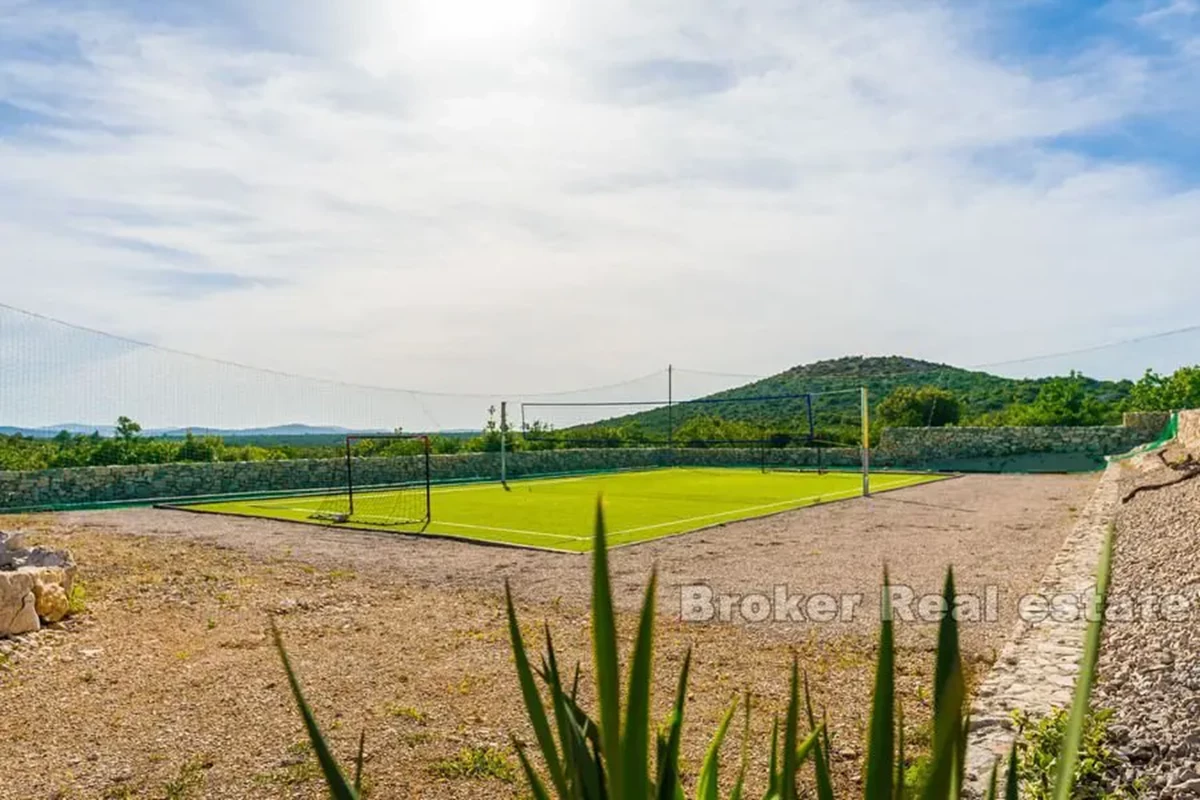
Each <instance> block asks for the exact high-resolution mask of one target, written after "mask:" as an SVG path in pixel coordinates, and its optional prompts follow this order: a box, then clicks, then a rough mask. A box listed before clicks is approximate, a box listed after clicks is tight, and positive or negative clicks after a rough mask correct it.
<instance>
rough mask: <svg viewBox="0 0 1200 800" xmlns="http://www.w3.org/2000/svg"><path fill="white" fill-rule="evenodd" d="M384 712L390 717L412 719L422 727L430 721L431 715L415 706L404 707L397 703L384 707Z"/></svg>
mask: <svg viewBox="0 0 1200 800" xmlns="http://www.w3.org/2000/svg"><path fill="white" fill-rule="evenodd" d="M383 710H384V711H385V712H386V713H387V715H388V716H389V717H402V718H404V719H410V720H412V721H413V722H416V723H418V724H420V725H424V724H425V723H426V722H428V721H429V715H428V714H426V713H425V712H424V711H422V710H421V709H419V708H414V707H413V706H402V705H399V704H397V703H388V704H387V705H385V706H384V707H383Z"/></svg>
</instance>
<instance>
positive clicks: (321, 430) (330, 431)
mask: <svg viewBox="0 0 1200 800" xmlns="http://www.w3.org/2000/svg"><path fill="white" fill-rule="evenodd" d="M62 431H66V432H67V433H70V434H72V435H74V434H82V435H84V436H90V435H91V434H93V433H99V434H100V435H101V436H112V435H113V434H114V433H116V428H115V427H113V426H112V425H82V424H80V423H78V422H68V423H64V424H62V425H47V426H45V427H41V428H14V427H9V426H0V434H4V435H7V436H12V435H13V434H18V433H19V434H21V435H22V436H29V437H31V438H35V439H53V438H54V437H55V436H57V435H58V434H59V433H61V432H62ZM188 431H191V432H192V434H193V435H195V436H220V437H222V438H225V437H229V438H235V439H236V438H248V437H254V438H258V437H264V436H266V437H275V436H345V435H346V434H348V433H382V432H383V431H356V430H353V429H351V428H340V427H338V426H336V425H303V424H301V423H290V424H287V425H273V426H270V427H266V428H157V429H148V430H144V431H142V435H144V436H162V437H166V438H183V437H184V436H187V434H188Z"/></svg>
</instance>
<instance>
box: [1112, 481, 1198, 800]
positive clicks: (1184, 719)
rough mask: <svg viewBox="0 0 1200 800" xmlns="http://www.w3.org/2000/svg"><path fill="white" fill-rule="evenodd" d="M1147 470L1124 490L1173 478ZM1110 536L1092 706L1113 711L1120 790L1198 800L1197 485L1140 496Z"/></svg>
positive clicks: (1128, 506) (1122, 514)
mask: <svg viewBox="0 0 1200 800" xmlns="http://www.w3.org/2000/svg"><path fill="white" fill-rule="evenodd" d="M1144 465H1145V466H1147V467H1151V469H1149V470H1148V471H1138V470H1136V469H1135V468H1133V467H1130V468H1128V469H1127V470H1126V476H1125V480H1124V485H1123V487H1122V488H1123V489H1124V490H1125V491H1128V490H1129V489H1132V488H1133V487H1134V486H1137V485H1149V484H1158V483H1162V482H1164V481H1165V480H1169V479H1170V478H1173V477H1176V475H1177V473H1175V472H1174V471H1172V470H1169V469H1167V468H1166V467H1163V466H1161V463H1160V464H1159V466H1158V468H1156V469H1155V468H1152V467H1153V461H1152V460H1149V459H1147V460H1146V461H1145V462H1144ZM1117 536H1118V538H1117V545H1116V555H1115V559H1114V566H1113V582H1112V595H1111V597H1112V601H1111V611H1110V615H1109V623H1108V625H1107V628H1106V630H1105V638H1104V644H1103V649H1102V651H1101V662H1100V681H1099V684H1098V686H1097V693H1096V705H1097V706H1107V707H1111V708H1112V709H1113V710H1114V712H1115V713H1114V720H1113V733H1114V735H1115V736H1116V738H1117V739H1118V741H1119V742H1120V746H1119V755H1120V756H1121V758H1122V759H1123V760H1124V762H1125V764H1124V776H1123V777H1124V779H1125V780H1126V781H1127V782H1133V781H1135V780H1140V781H1141V783H1142V785H1143V787H1144V789H1145V792H1146V795H1147V796H1150V797H1157V798H1178V800H1184V798H1200V559H1198V554H1200V478H1197V479H1195V480H1191V481H1188V482H1186V483H1181V484H1178V485H1176V486H1170V487H1166V488H1163V489H1159V490H1156V491H1143V492H1140V493H1139V494H1137V495H1136V496H1135V497H1134V498H1132V499H1131V500H1130V501H1129V502H1128V503H1127V504H1125V505H1124V506H1122V508H1121V511H1120V512H1119V515H1118V519H1117ZM1151 598H1157V601H1156V602H1154V603H1153V604H1151V603H1150V602H1149V601H1150V599H1151ZM1163 598H1172V599H1171V600H1169V601H1167V602H1164V600H1163ZM1155 606H1157V610H1155Z"/></svg>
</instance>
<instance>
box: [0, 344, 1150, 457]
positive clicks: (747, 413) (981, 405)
mask: <svg viewBox="0 0 1200 800" xmlns="http://www.w3.org/2000/svg"><path fill="white" fill-rule="evenodd" d="M1049 380H1051V378H1005V377H1001V376H999V375H992V374H990V373H987V372H981V371H976V370H969V369H963V368H962V367H954V366H951V365H949V364H939V363H935V362H931V361H923V360H921V359H916V358H907V357H905V356H881V357H864V356H847V357H845V358H837V359H830V360H826V361H816V362H813V363H810V364H801V365H798V366H795V367H792V368H791V369H788V370H785V371H783V372H780V373H779V374H777V375H772V376H771V377H769V378H763V379H761V380H757V381H754V382H751V383H747V384H745V385H743V386H738V387H736V388H733V389H728V390H726V391H723V392H718V393H716V394H712V395H709V396H708V397H706V398H703V399H704V400H705V402H702V403H697V402H687V401H684V402H679V403H676V404H675V406H674V407H673V408H672V410H671V415H672V416H671V418H672V420H673V422H674V425H675V427H676V428H678V426H679V425H680V424H681V423H683V422H686V421H687V420H688V419H689V418H691V417H696V416H713V417H720V418H723V419H725V420H738V421H745V422H755V423H758V424H779V425H781V426H782V425H786V426H789V427H793V428H794V427H795V426H798V425H800V424H801V423H802V422H803V421H805V420H806V419H807V416H806V414H807V411H806V405H807V404H806V402H805V400H804V398H802V397H796V398H792V399H787V400H761V401H756V400H755V399H754V398H761V397H771V396H778V395H792V394H796V395H802V394H806V393H812V394H813V395H814V399H813V411H814V415H815V417H816V421H817V425H818V426H820V427H823V428H825V429H829V430H834V431H835V430H837V429H845V430H846V431H848V432H849V431H851V430H852V429H853V428H855V427H856V426H858V424H859V419H858V414H859V402H858V394H857V390H858V389H859V387H861V386H866V387H867V390H868V392H869V393H870V398H871V403H872V406H874V405H875V404H876V403H878V402H879V401H880V400H882V399H883V398H884V397H886V396H887V395H889V394H890V393H891V392H892V391H894V390H895V389H896V388H898V387H900V386H938V387H941V388H944V389H948V390H950V391H952V392H954V393H955V394H956V395H957V396H958V397H959V398H960V399H961V400H962V401H963V403H964V413H963V421H964V423H966V424H970V422H971V420H972V419H976V418H978V417H980V416H981V415H985V414H988V413H990V412H997V411H1001V410H1002V409H1004V408H1006V407H1008V406H1012V405H1021V404H1027V403H1030V402H1032V401H1033V400H1034V399H1035V398H1036V397H1037V394H1038V390H1039V389H1040V388H1041V387H1042V386H1043V385H1044V384H1045V383H1046V382H1047V381H1049ZM1081 381H1082V383H1083V387H1084V391H1085V393H1086V394H1087V395H1089V396H1090V397H1093V398H1095V399H1096V400H1098V401H1100V402H1101V403H1103V404H1104V405H1105V406H1106V407H1109V408H1112V409H1114V412H1113V413H1114V414H1116V411H1115V409H1117V408H1118V405H1119V403H1120V401H1122V400H1124V399H1125V398H1126V397H1127V396H1128V395H1129V392H1130V389H1131V388H1132V386H1133V384H1132V383H1131V382H1130V381H1099V380H1093V379H1090V378H1082V379H1081ZM722 400H730V401H734V400H738V401H741V402H728V403H723V402H720V401H722ZM747 400H748V401H749V402H747ZM1117 416H1119V414H1117ZM529 421H530V422H532V421H533V420H532V419H531V420H529ZM1114 421H1117V420H1114ZM634 423H636V424H637V425H638V426H640V427H641V428H642V429H643V430H644V431H645V432H646V433H649V434H665V433H666V431H667V427H668V412H667V409H666V408H662V407H659V408H655V409H653V410H650V411H643V412H639V413H635V414H630V415H626V416H623V417H616V418H612V419H608V420H604V421H602V422H596V423H592V424H591V425H584V426H577V427H580V428H588V427H593V426H599V425H611V426H625V425H628V424H634ZM63 430H65V431H67V432H69V433H71V434H84V435H90V434H91V433H92V432H94V431H95V432H99V433H100V435H101V436H105V437H110V436H112V435H113V433H114V428H113V426H111V425H83V424H79V423H66V424H62V425H49V426H45V427H39V428H19V427H3V426H0V434H8V435H12V434H16V433H19V434H21V435H23V436H28V437H34V438H52V437H54V436H56V435H57V434H58V433H59V432H60V431H63ZM188 430H189V429H188V428H163V429H157V430H146V431H143V435H144V436H150V437H166V438H182V437H183V436H185V435H186V434H187V432H188ZM190 430H191V431H192V433H193V434H195V435H197V436H203V435H214V436H220V437H221V438H222V439H226V440H228V441H231V442H240V443H251V442H252V443H270V442H275V443H280V444H291V443H295V444H301V443H302V440H303V443H305V444H322V445H323V444H330V443H334V442H335V441H339V440H340V439H341V438H342V437H344V436H345V435H346V434H348V433H380V432H384V433H386V431H363V430H358V431H355V430H352V429H349V428H344V427H339V426H334V425H306V424H301V423H290V424H286V425H275V426H269V427H259V428H241V429H228V428H201V427H193V428H191V429H190ZM439 433H440V434H441V435H443V436H448V437H456V438H461V437H465V436H474V435H478V431H477V430H458V429H456V430H447V431H440V432H439Z"/></svg>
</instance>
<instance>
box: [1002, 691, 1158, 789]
mask: <svg viewBox="0 0 1200 800" xmlns="http://www.w3.org/2000/svg"><path fill="white" fill-rule="evenodd" d="M1111 717H1112V710H1111V709H1099V710H1097V711H1095V712H1093V713H1091V714H1089V715H1088V716H1087V718H1086V719H1085V720H1084V724H1083V731H1082V738H1081V741H1080V744H1079V750H1080V756H1079V760H1078V762H1077V763H1076V767H1075V774H1074V776H1073V778H1074V781H1075V788H1074V791H1073V792H1072V794H1071V797H1072V800H1109V799H1110V798H1112V799H1113V800H1115V799H1116V798H1126V797H1132V796H1135V795H1133V794H1131V793H1129V792H1127V791H1125V790H1124V789H1117V790H1110V789H1109V786H1110V784H1112V783H1113V782H1114V781H1113V777H1114V775H1115V774H1116V773H1117V771H1118V770H1119V762H1118V761H1117V759H1116V756H1115V754H1114V753H1113V751H1112V749H1111V748H1110V747H1109V745H1108V721H1109V719H1110V718H1111ZM1068 721H1069V720H1068V717H1067V710H1066V709H1064V708H1055V709H1053V710H1051V712H1050V713H1049V714H1048V715H1046V716H1044V717H1040V718H1037V719H1035V718H1032V717H1030V716H1029V715H1027V714H1023V713H1021V712H1020V711H1018V712H1016V713H1014V714H1013V722H1015V723H1016V725H1017V728H1018V730H1020V732H1021V733H1020V736H1018V738H1017V760H1018V764H1019V769H1020V772H1021V788H1022V789H1023V793H1024V795H1025V797H1026V798H1028V800H1053V798H1054V794H1053V791H1054V780H1055V778H1056V777H1057V774H1058V759H1059V753H1060V752H1061V750H1062V745H1063V738H1064V737H1065V736H1066V732H1067V724H1068Z"/></svg>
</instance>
